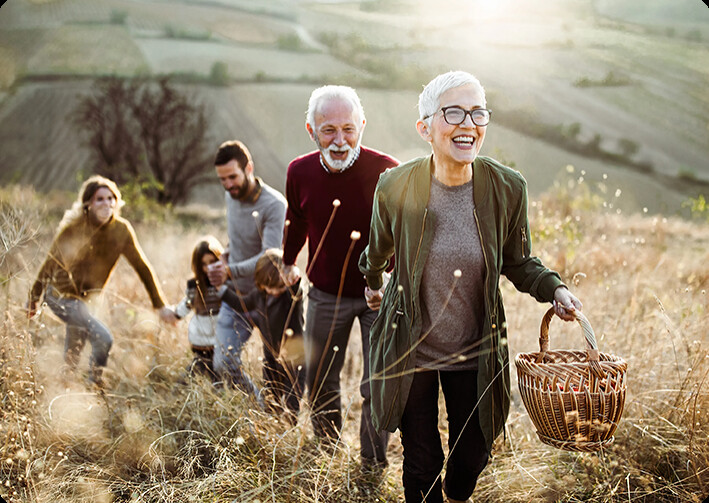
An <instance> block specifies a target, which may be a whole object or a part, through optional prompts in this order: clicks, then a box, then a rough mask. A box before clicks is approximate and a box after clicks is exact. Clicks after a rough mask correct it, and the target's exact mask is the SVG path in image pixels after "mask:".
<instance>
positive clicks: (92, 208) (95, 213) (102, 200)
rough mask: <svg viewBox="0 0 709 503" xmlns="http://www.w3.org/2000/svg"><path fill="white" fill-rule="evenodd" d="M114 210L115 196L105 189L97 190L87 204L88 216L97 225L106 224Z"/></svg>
mask: <svg viewBox="0 0 709 503" xmlns="http://www.w3.org/2000/svg"><path fill="white" fill-rule="evenodd" d="M115 208H116V196H114V195H113V192H111V191H110V190H109V189H107V188H106V187H101V188H100V189H98V190H97V191H96V192H95V193H94V195H93V197H92V198H91V200H90V201H89V204H88V210H89V215H90V216H91V218H92V219H93V220H94V222H96V223H97V224H99V225H103V224H105V223H106V222H108V221H109V220H110V219H111V217H112V216H113V211H114V210H115Z"/></svg>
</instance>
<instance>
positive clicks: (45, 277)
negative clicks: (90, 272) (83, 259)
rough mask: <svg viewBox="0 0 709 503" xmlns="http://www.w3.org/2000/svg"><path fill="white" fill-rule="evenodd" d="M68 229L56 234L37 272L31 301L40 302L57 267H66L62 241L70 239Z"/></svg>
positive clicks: (31, 292) (31, 291)
mask: <svg viewBox="0 0 709 503" xmlns="http://www.w3.org/2000/svg"><path fill="white" fill-rule="evenodd" d="M67 233H68V231H67V230H66V229H64V230H63V231H60V232H59V234H57V235H56V237H55V238H54V241H52V245H51V246H50V248H49V252H48V253H47V257H46V258H45V259H44V262H43V263H42V266H41V267H40V268H39V272H37V278H36V279H35V282H34V284H33V285H32V289H31V290H30V298H29V300H30V302H34V303H36V302H39V301H40V299H41V298H42V295H43V294H44V292H45V290H46V288H47V285H48V284H49V282H50V281H51V280H52V276H53V275H54V272H55V271H56V270H57V268H60V267H64V266H63V265H62V264H63V260H64V257H63V254H62V245H61V244H62V242H64V241H66V240H67V239H68V235H67Z"/></svg>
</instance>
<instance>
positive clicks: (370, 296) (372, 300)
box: [364, 286, 384, 311]
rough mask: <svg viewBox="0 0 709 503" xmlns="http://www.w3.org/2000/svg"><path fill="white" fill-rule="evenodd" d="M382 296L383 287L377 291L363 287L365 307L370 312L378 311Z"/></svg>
mask: <svg viewBox="0 0 709 503" xmlns="http://www.w3.org/2000/svg"><path fill="white" fill-rule="evenodd" d="M383 296H384V287H381V288H380V289H379V290H372V289H371V288H369V287H368V286H365V287H364V298H365V299H367V306H368V307H369V309H371V310H372V311H379V308H380V307H381V305H382V297H383Z"/></svg>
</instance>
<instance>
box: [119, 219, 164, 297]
mask: <svg viewBox="0 0 709 503" xmlns="http://www.w3.org/2000/svg"><path fill="white" fill-rule="evenodd" d="M125 230H126V233H127V234H126V237H125V243H124V245H123V255H124V256H125V257H126V259H128V262H129V263H130V265H132V266H133V269H135V272H137V273H138V276H139V277H140V280H141V281H142V282H143V285H145V289H146V290H147V291H148V295H150V300H151V301H152V303H153V307H154V308H155V309H159V308H161V307H164V306H165V299H164V297H163V294H162V291H161V290H160V287H159V286H158V280H157V276H155V272H154V271H153V269H152V267H150V264H149V263H148V259H147V258H146V257H145V254H144V253H143V250H142V249H141V248H140V245H139V244H138V239H137V238H136V236H135V231H134V230H133V226H131V225H130V223H128V222H125Z"/></svg>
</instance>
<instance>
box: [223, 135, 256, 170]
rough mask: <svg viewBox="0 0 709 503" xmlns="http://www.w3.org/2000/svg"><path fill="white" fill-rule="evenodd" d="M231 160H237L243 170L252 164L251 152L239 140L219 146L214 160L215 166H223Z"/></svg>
mask: <svg viewBox="0 0 709 503" xmlns="http://www.w3.org/2000/svg"><path fill="white" fill-rule="evenodd" d="M231 160H236V162H238V163H239V167H240V168H241V169H242V170H243V169H245V168H246V165H247V164H248V163H250V162H251V152H249V149H248V148H246V145H244V144H243V143H241V142H240V141H239V140H230V141H225V142H224V143H222V144H221V145H220V146H219V150H217V156H216V158H215V159H214V165H215V166H222V165H224V164H226V163H228V162H229V161H231Z"/></svg>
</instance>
